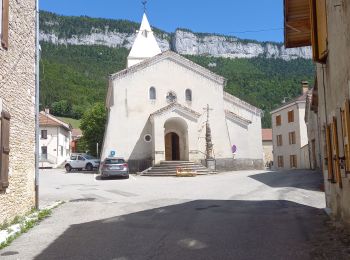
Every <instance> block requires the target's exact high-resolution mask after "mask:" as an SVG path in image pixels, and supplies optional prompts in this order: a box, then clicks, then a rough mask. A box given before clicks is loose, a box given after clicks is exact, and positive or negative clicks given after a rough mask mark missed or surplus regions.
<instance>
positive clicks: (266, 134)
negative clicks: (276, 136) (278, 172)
mask: <svg viewBox="0 0 350 260" xmlns="http://www.w3.org/2000/svg"><path fill="white" fill-rule="evenodd" d="M261 137H262V145H263V152H264V164H265V167H266V166H269V165H270V163H271V162H273V143H272V129H271V128H268V129H262V132H261Z"/></svg>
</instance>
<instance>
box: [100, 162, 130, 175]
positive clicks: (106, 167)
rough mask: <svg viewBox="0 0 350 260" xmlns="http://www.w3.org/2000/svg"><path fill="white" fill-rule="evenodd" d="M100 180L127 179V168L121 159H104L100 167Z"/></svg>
mask: <svg viewBox="0 0 350 260" xmlns="http://www.w3.org/2000/svg"><path fill="white" fill-rule="evenodd" d="M100 174H101V178H102V179H104V178H107V177H114V176H115V177H118V176H120V177H124V178H126V179H128V178H129V167H128V164H127V163H126V162H125V160H124V159H123V158H106V159H105V160H104V161H103V162H102V163H101V167H100Z"/></svg>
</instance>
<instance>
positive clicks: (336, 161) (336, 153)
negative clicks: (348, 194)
mask: <svg viewBox="0 0 350 260" xmlns="http://www.w3.org/2000/svg"><path fill="white" fill-rule="evenodd" d="M332 143H333V146H332V149H333V156H334V157H333V161H334V164H333V166H334V172H335V177H336V181H337V182H338V183H339V186H340V187H342V179H341V175H340V162H339V144H338V127H337V118H336V117H333V124H332Z"/></svg>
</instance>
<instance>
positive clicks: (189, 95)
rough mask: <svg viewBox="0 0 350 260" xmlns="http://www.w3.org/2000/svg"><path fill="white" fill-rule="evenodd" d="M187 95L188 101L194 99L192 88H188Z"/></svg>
mask: <svg viewBox="0 0 350 260" xmlns="http://www.w3.org/2000/svg"><path fill="white" fill-rule="evenodd" d="M185 95H186V101H192V90H190V89H186V92H185Z"/></svg>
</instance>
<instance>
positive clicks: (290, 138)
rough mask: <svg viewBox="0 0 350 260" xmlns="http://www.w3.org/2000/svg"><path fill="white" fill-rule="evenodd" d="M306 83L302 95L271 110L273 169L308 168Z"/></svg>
mask: <svg viewBox="0 0 350 260" xmlns="http://www.w3.org/2000/svg"><path fill="white" fill-rule="evenodd" d="M308 92H309V90H308V83H307V82H303V84H302V95H301V96H299V97H297V98H295V99H293V100H291V101H289V102H287V103H284V104H283V105H282V106H281V107H279V108H276V109H275V110H273V111H271V116H272V138H273V157H274V158H273V161H274V168H275V169H306V168H309V157H308V140H307V129H306V124H305V121H304V119H305V106H306V97H307V95H308Z"/></svg>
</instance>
